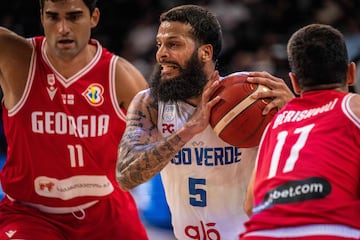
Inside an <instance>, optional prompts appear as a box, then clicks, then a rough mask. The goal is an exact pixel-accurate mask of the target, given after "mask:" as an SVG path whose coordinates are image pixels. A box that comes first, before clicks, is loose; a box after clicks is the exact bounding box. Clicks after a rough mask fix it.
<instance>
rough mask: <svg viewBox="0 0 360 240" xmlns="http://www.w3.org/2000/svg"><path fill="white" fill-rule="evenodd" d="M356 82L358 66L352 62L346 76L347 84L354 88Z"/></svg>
mask: <svg viewBox="0 0 360 240" xmlns="http://www.w3.org/2000/svg"><path fill="white" fill-rule="evenodd" d="M355 81H356V64H355V63H354V62H351V63H349V64H348V70H347V74H346V83H347V85H348V86H353V85H354V84H355Z"/></svg>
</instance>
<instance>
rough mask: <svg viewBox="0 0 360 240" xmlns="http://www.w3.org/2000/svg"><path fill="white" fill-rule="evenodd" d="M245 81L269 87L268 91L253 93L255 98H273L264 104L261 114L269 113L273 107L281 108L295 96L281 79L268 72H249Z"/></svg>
mask: <svg viewBox="0 0 360 240" xmlns="http://www.w3.org/2000/svg"><path fill="white" fill-rule="evenodd" d="M247 81H248V82H251V83H258V84H261V85H264V86H266V87H268V88H269V89H270V91H266V92H258V93H256V94H254V95H253V98H256V99H258V98H272V99H273V100H272V101H271V102H270V103H269V104H267V105H266V107H265V108H264V111H263V114H267V113H269V112H270V111H271V109H273V108H277V109H281V108H282V107H284V106H285V104H286V103H287V102H288V101H290V100H291V99H292V98H294V97H295V95H294V93H293V92H292V91H291V90H290V88H289V87H288V85H286V83H285V81H284V80H283V79H281V78H278V77H275V76H273V75H271V74H270V73H268V72H250V73H249V77H248V79H247Z"/></svg>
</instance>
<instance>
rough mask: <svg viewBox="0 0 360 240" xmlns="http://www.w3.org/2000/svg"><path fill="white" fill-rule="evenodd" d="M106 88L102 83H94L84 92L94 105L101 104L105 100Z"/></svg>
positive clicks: (89, 101)
mask: <svg viewBox="0 0 360 240" xmlns="http://www.w3.org/2000/svg"><path fill="white" fill-rule="evenodd" d="M103 94H104V88H103V86H102V85H100V84H97V83H93V84H91V85H90V86H88V88H87V89H86V90H85V91H84V92H83V96H84V97H85V99H86V100H87V101H88V103H90V105H93V106H100V105H101V104H102V103H103V102H104V97H103Z"/></svg>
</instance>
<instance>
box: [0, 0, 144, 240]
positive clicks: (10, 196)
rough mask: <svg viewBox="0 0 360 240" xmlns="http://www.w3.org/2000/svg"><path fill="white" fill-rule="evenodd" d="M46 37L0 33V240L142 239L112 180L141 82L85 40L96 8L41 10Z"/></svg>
mask: <svg viewBox="0 0 360 240" xmlns="http://www.w3.org/2000/svg"><path fill="white" fill-rule="evenodd" d="M40 14H41V23H42V26H43V28H44V33H45V36H36V37H33V38H29V39H25V38H23V37H21V36H19V35H16V34H15V33H14V32H11V31H10V30H8V29H5V28H0V49H1V50H0V86H1V88H2V90H3V93H4V97H3V100H2V107H3V119H4V129H5V134H6V138H7V143H8V149H7V159H6V163H5V166H4V168H3V169H2V171H1V175H0V177H1V185H2V187H3V190H4V192H5V194H6V196H5V198H4V199H3V201H2V202H1V203H0V239H28V240H50V239H51V240H65V239H66V240H75V239H86V240H99V239H134V240H139V239H148V237H147V235H146V232H145V228H144V226H143V225H142V223H141V222H140V219H139V216H138V212H137V208H136V205H135V202H134V200H133V198H132V196H131V195H130V193H129V192H125V191H123V190H122V189H120V187H119V185H118V184H117V182H116V180H115V165H116V157H117V148H118V145H119V142H120V139H121V137H122V134H123V131H124V129H125V113H126V109H127V107H128V105H129V104H130V101H131V99H132V98H133V96H134V95H135V93H137V92H138V91H140V90H142V89H144V88H146V87H147V83H146V81H145V79H144V78H143V76H142V75H141V73H140V72H139V71H138V70H137V69H136V68H134V66H133V65H132V64H130V63H129V62H128V61H126V60H125V59H123V58H120V57H117V56H115V55H114V54H112V53H110V52H109V51H107V50H106V49H105V48H103V47H102V46H101V45H100V43H99V42H98V41H96V40H94V39H90V36H91V29H92V28H94V27H95V26H96V25H97V23H98V21H99V17H100V12H99V9H98V8H97V7H96V0H40Z"/></svg>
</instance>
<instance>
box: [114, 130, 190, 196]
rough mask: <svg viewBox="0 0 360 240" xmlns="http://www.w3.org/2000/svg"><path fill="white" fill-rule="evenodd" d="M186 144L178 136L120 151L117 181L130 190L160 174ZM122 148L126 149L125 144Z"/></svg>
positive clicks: (123, 187)
mask: <svg viewBox="0 0 360 240" xmlns="http://www.w3.org/2000/svg"><path fill="white" fill-rule="evenodd" d="M184 144H185V142H184V141H183V140H182V139H181V138H180V137H179V135H178V134H173V135H171V136H168V137H166V138H164V139H163V140H161V141H159V142H156V143H153V144H149V145H138V146H135V147H134V148H132V149H127V150H126V151H125V150H124V149H121V150H120V154H119V157H118V162H117V166H116V179H117V181H118V183H119V184H120V186H121V188H122V189H123V190H130V189H132V188H134V187H136V186H138V185H139V184H141V183H144V182H146V181H148V180H150V179H151V178H152V177H154V176H155V175H156V174H157V173H159V172H160V171H161V170H162V169H163V168H164V167H165V166H166V165H167V164H168V163H169V162H170V161H171V159H173V158H174V156H175V155H176V154H177V153H178V152H179V151H180V149H181V148H182V146H183V145H184ZM121 148H126V146H125V144H124V145H122V146H121ZM124 152H126V153H124Z"/></svg>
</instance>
